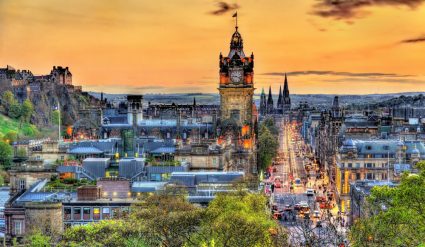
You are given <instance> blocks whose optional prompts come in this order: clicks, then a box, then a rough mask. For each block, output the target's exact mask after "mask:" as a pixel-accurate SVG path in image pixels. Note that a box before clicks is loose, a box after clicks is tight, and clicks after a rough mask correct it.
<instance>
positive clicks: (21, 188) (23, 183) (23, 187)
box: [18, 179, 26, 190]
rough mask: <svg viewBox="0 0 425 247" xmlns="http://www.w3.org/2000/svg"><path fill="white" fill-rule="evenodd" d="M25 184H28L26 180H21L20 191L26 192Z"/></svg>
mask: <svg viewBox="0 0 425 247" xmlns="http://www.w3.org/2000/svg"><path fill="white" fill-rule="evenodd" d="M25 184H26V182H25V179H19V183H18V188H19V190H24V189H25Z"/></svg>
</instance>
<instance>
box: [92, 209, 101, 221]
mask: <svg viewBox="0 0 425 247" xmlns="http://www.w3.org/2000/svg"><path fill="white" fill-rule="evenodd" d="M93 220H100V208H98V207H95V208H93Z"/></svg>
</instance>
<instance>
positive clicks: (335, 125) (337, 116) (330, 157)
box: [315, 96, 343, 182]
mask: <svg viewBox="0 0 425 247" xmlns="http://www.w3.org/2000/svg"><path fill="white" fill-rule="evenodd" d="M342 123H343V111H342V108H341V107H340V105H339V98H338V96H335V98H334V100H333V104H332V107H331V109H330V110H329V111H322V112H321V115H320V121H319V125H318V126H317V129H318V132H317V133H316V134H317V138H316V142H315V151H316V156H317V157H318V161H319V164H320V166H322V167H324V168H325V170H326V172H327V173H328V175H329V178H330V180H331V182H334V181H335V172H334V171H335V167H336V154H337V152H338V147H339V145H340V142H341V138H340V136H339V134H340V130H341V126H342Z"/></svg>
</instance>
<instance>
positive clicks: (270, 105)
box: [267, 86, 274, 114]
mask: <svg viewBox="0 0 425 247" xmlns="http://www.w3.org/2000/svg"><path fill="white" fill-rule="evenodd" d="M273 112H274V107H273V96H272V87H271V86H269V96H268V97H267V113H268V114H273Z"/></svg>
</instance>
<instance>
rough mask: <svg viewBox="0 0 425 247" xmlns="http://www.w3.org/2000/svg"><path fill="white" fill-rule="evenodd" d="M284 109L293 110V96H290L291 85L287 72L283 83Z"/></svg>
mask: <svg viewBox="0 0 425 247" xmlns="http://www.w3.org/2000/svg"><path fill="white" fill-rule="evenodd" d="M283 110H284V111H285V112H286V111H289V110H291V98H290V97H289V86H288V78H287V77H286V73H285V84H284V85H283Z"/></svg>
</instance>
